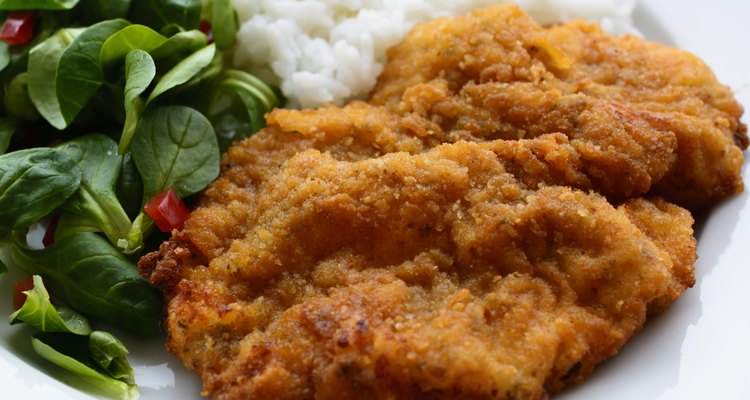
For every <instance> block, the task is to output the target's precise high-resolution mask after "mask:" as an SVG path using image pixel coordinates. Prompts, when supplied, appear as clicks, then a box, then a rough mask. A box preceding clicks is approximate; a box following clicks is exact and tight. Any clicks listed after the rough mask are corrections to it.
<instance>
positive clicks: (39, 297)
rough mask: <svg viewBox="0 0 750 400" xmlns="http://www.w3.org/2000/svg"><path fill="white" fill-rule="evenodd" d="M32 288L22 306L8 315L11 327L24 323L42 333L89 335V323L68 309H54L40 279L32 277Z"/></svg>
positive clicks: (36, 276)
mask: <svg viewBox="0 0 750 400" xmlns="http://www.w3.org/2000/svg"><path fill="white" fill-rule="evenodd" d="M33 279H34V288H33V289H31V290H27V291H25V292H24V293H25V294H26V300H25V301H24V303H23V306H22V307H21V308H19V309H18V310H17V311H16V312H14V313H13V314H11V315H10V317H9V318H8V322H10V324H11V325H13V324H18V323H21V322H25V323H27V324H29V325H31V326H33V327H34V328H36V329H38V330H40V331H42V332H67V333H72V334H75V335H84V336H85V335H88V334H90V333H91V327H90V326H89V321H88V320H87V319H86V317H84V316H83V315H81V314H79V313H77V312H76V311H74V310H72V309H70V308H68V307H60V308H59V309H57V308H55V306H53V305H52V303H51V302H50V299H49V293H47V289H46V288H45V287H44V283H43V282H42V278H41V277H40V276H39V275H34V278H33Z"/></svg>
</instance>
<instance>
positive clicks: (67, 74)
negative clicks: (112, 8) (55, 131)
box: [55, 19, 130, 126]
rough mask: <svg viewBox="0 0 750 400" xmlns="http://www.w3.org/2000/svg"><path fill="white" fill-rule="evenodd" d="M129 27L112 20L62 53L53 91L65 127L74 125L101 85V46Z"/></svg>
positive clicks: (90, 32) (86, 31)
mask: <svg viewBox="0 0 750 400" xmlns="http://www.w3.org/2000/svg"><path fill="white" fill-rule="evenodd" d="M129 24H130V23H129V22H128V21H125V20H123V19H115V20H110V21H103V22H100V23H98V24H95V25H92V26H91V27H89V28H88V29H86V30H85V31H83V32H82V33H81V34H80V35H79V36H78V37H77V38H76V40H75V41H73V43H71V44H70V46H68V47H67V48H66V49H65V51H64V52H63V54H62V56H61V57H60V61H59V62H58V66H57V75H56V79H55V88H56V94H57V99H58V103H59V104H60V112H61V114H62V116H63V118H64V120H65V124H66V125H65V126H67V125H70V123H71V122H73V120H74V119H75V117H76V116H77V115H78V113H80V112H81V110H82V109H83V108H84V107H85V106H86V104H88V102H89V100H91V98H92V97H93V96H94V93H96V91H97V90H99V88H100V87H101V85H102V83H103V82H104V75H103V73H102V67H101V64H100V61H99V54H100V52H101V50H102V45H103V44H104V43H105V41H106V40H107V39H108V38H109V37H110V36H112V35H113V34H114V33H115V32H118V31H120V30H121V29H123V28H125V27H127V26H128V25H129Z"/></svg>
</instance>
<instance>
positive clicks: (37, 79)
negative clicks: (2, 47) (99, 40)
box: [28, 28, 85, 129]
mask: <svg viewBox="0 0 750 400" xmlns="http://www.w3.org/2000/svg"><path fill="white" fill-rule="evenodd" d="M84 30H85V28H77V29H73V28H68V29H60V30H58V31H57V32H56V33H55V34H54V35H52V36H50V37H49V38H47V39H46V40H45V41H43V42H42V43H39V44H38V45H36V46H35V47H34V48H33V49H31V51H30V52H29V78H28V81H29V97H31V101H32V102H33V103H34V106H36V109H37V111H39V113H40V114H42V117H44V119H46V120H47V122H49V123H50V125H52V126H54V127H55V128H57V129H64V128H65V127H66V126H67V122H66V121H65V117H64V116H63V114H62V111H61V109H60V103H59V102H58V100H57V84H56V82H57V66H58V63H59V61H60V59H61V58H62V55H63V53H64V52H65V49H66V48H67V47H68V45H70V43H72V42H73V41H74V40H75V38H76V37H78V35H80V34H81V33H82V32H83V31H84Z"/></svg>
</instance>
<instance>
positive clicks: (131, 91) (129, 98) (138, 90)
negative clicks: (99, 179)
mask: <svg viewBox="0 0 750 400" xmlns="http://www.w3.org/2000/svg"><path fill="white" fill-rule="evenodd" d="M154 77H156V65H155V64H154V60H153V59H152V58H151V56H150V55H149V54H148V53H147V52H145V51H143V50H139V49H136V50H133V51H131V52H130V53H128V55H127V56H126V57H125V125H124V126H123V129H122V136H121V137H120V146H119V148H118V151H119V152H120V154H124V153H125V152H126V151H127V150H128V148H129V147H130V141H131V140H132V139H133V135H134V134H135V128H136V126H137V125H138V121H139V120H140V118H141V114H142V113H143V109H144V107H145V104H144V102H143V99H141V94H142V93H143V92H145V91H146V89H148V87H149V85H151V82H152V81H153V80H154Z"/></svg>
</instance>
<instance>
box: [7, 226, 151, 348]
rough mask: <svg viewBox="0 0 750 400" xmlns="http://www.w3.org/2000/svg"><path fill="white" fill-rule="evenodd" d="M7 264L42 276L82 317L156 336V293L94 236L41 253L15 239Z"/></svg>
mask: <svg viewBox="0 0 750 400" xmlns="http://www.w3.org/2000/svg"><path fill="white" fill-rule="evenodd" d="M10 260H11V261H12V263H13V265H16V266H18V267H20V268H21V269H23V270H24V271H26V272H28V273H30V274H35V275H41V276H42V277H44V280H45V282H46V283H47V285H49V288H50V290H51V291H52V292H53V293H54V294H55V295H56V296H57V297H59V298H60V299H62V300H63V301H65V303H67V304H68V305H70V306H71V307H72V308H73V309H75V310H77V311H79V312H81V313H83V314H85V315H88V316H91V317H96V318H98V319H100V320H103V321H107V322H109V323H110V324H113V325H115V326H118V327H120V328H121V329H123V330H125V331H127V332H129V333H131V334H133V335H135V336H138V337H147V336H152V335H155V334H156V333H158V332H159V321H160V318H161V306H162V304H161V296H160V295H159V292H158V291H157V290H156V289H155V288H153V287H152V286H151V285H149V283H148V281H146V280H145V279H144V278H143V277H141V276H140V275H139V274H138V271H137V269H136V268H135V265H134V264H133V262H132V261H130V260H128V259H127V258H125V256H124V255H122V254H121V253H120V252H119V251H117V250H116V249H115V248H114V247H113V246H112V245H111V244H110V243H109V242H108V241H107V240H106V239H104V238H102V237H101V236H99V235H97V234H95V233H91V232H79V233H74V234H71V235H69V236H66V237H64V238H62V239H60V240H58V241H56V242H55V243H54V244H53V245H51V246H49V247H46V248H44V249H39V250H34V249H30V248H28V247H26V246H24V245H23V244H21V243H18V242H17V241H16V242H14V243H13V244H12V245H11V249H10Z"/></svg>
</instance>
